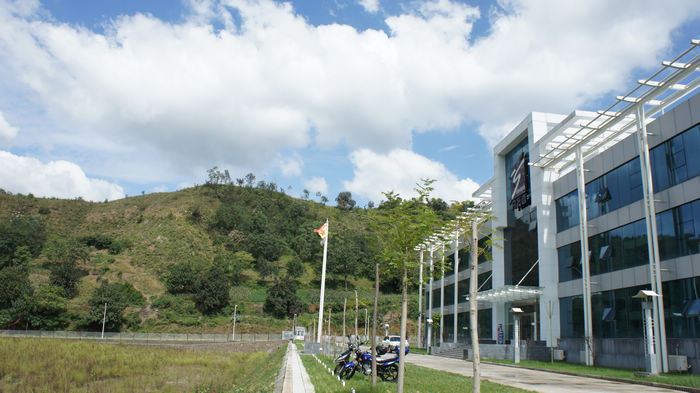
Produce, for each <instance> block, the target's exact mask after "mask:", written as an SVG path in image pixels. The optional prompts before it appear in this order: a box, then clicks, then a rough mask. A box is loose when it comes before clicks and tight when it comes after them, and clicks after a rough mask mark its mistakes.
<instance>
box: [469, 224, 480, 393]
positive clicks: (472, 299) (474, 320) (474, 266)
mask: <svg viewBox="0 0 700 393" xmlns="http://www.w3.org/2000/svg"><path fill="white" fill-rule="evenodd" d="M471 251H472V255H471V266H470V268H469V270H470V272H471V277H470V278H469V328H470V329H469V330H470V333H471V336H472V365H473V366H474V376H473V378H474V389H473V390H472V391H473V392H474V393H479V392H481V359H480V357H479V356H480V354H479V352H480V351H479V329H478V327H479V318H478V313H477V311H478V310H477V307H478V306H477V302H476V290H477V287H476V286H477V284H478V280H479V274H478V267H479V233H478V231H477V222H476V220H474V221H472V250H471Z"/></svg>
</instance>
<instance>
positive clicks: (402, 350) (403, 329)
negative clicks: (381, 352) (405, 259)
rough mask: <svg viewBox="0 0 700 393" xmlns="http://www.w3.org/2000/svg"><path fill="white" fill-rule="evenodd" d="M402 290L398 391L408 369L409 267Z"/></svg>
mask: <svg viewBox="0 0 700 393" xmlns="http://www.w3.org/2000/svg"><path fill="white" fill-rule="evenodd" d="M402 287H403V288H402V290H401V345H400V346H399V378H398V382H397V385H398V386H397V387H396V393H403V381H404V374H405V370H406V362H405V358H406V320H407V319H408V268H406V267H404V268H403V285H402Z"/></svg>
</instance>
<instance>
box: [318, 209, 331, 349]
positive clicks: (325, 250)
mask: <svg viewBox="0 0 700 393" xmlns="http://www.w3.org/2000/svg"><path fill="white" fill-rule="evenodd" d="M328 228H329V225H328V219H326V237H325V238H324V239H323V267H322V268H321V300H320V304H319V307H318V334H317V337H316V342H318V343H320V342H321V330H322V329H323V325H322V324H323V299H324V296H325V292H326V256H327V255H328V235H329V234H330V231H329V230H328Z"/></svg>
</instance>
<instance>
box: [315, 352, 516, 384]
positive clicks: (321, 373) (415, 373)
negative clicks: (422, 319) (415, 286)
mask: <svg viewBox="0 0 700 393" xmlns="http://www.w3.org/2000/svg"><path fill="white" fill-rule="evenodd" d="M319 358H321V360H323V362H324V363H325V364H326V365H327V366H329V367H330V366H333V359H332V358H331V357H329V356H319ZM301 360H302V362H303V363H304V367H306V371H307V372H308V373H309V377H310V378H311V382H312V383H313V384H314V389H315V390H316V391H317V392H328V393H335V392H338V393H341V392H342V393H346V392H348V391H349V390H350V388H354V389H355V392H356V393H369V392H371V393H390V392H395V391H396V383H395V382H382V381H381V379H379V380H378V381H377V387H376V388H374V389H373V388H372V379H371V377H370V376H366V375H360V374H355V376H354V377H352V379H350V380H348V381H347V382H346V386H342V385H341V383H340V382H339V381H338V380H337V379H336V377H334V376H332V375H330V374H329V373H328V371H326V369H324V368H323V367H322V366H321V365H320V364H319V363H318V362H317V361H316V359H314V358H313V357H312V356H311V355H301ZM471 390H472V379H471V378H468V377H464V376H461V375H457V374H453V373H448V372H443V371H436V370H432V369H429V368H425V367H420V366H414V365H412V364H408V365H406V380H405V383H404V391H405V392H406V393H414V392H415V393H417V392H432V393H440V392H444V393H451V392H467V391H471ZM481 391H482V392H484V393H521V392H528V391H527V390H522V389H518V388H514V387H510V386H505V385H499V384H495V383H491V382H488V381H482V383H481Z"/></svg>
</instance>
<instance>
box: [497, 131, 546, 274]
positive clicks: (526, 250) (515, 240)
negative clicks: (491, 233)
mask: <svg viewBox="0 0 700 393" xmlns="http://www.w3.org/2000/svg"><path fill="white" fill-rule="evenodd" d="M523 153H524V154H528V153H529V149H528V140H527V138H525V139H523V140H522V141H521V142H520V143H518V145H517V146H516V147H514V148H513V149H512V150H511V151H509V152H508V153H507V154H506V156H505V164H506V169H505V171H506V173H505V178H506V196H507V201H506V202H507V206H508V207H507V214H508V217H507V227H506V228H504V230H503V237H504V239H503V240H504V242H503V254H504V276H505V284H512V285H515V284H518V282H520V280H521V279H523V277H525V279H524V280H523V281H522V283H521V285H526V286H535V287H536V286H539V282H540V280H539V269H533V270H532V271H531V272H530V274H529V275H527V277H526V276H525V274H527V272H528V270H530V268H531V267H532V265H533V264H534V263H535V262H536V261H537V258H538V255H539V254H538V249H537V210H536V209H535V207H534V206H525V207H524V208H523V209H522V210H518V209H514V208H513V206H512V205H511V194H512V184H511V181H510V173H511V170H512V168H513V167H514V166H515V165H516V163H517V161H518V160H519V159H520V156H521V154H523ZM529 187H530V185H529V184H528V189H529Z"/></svg>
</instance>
